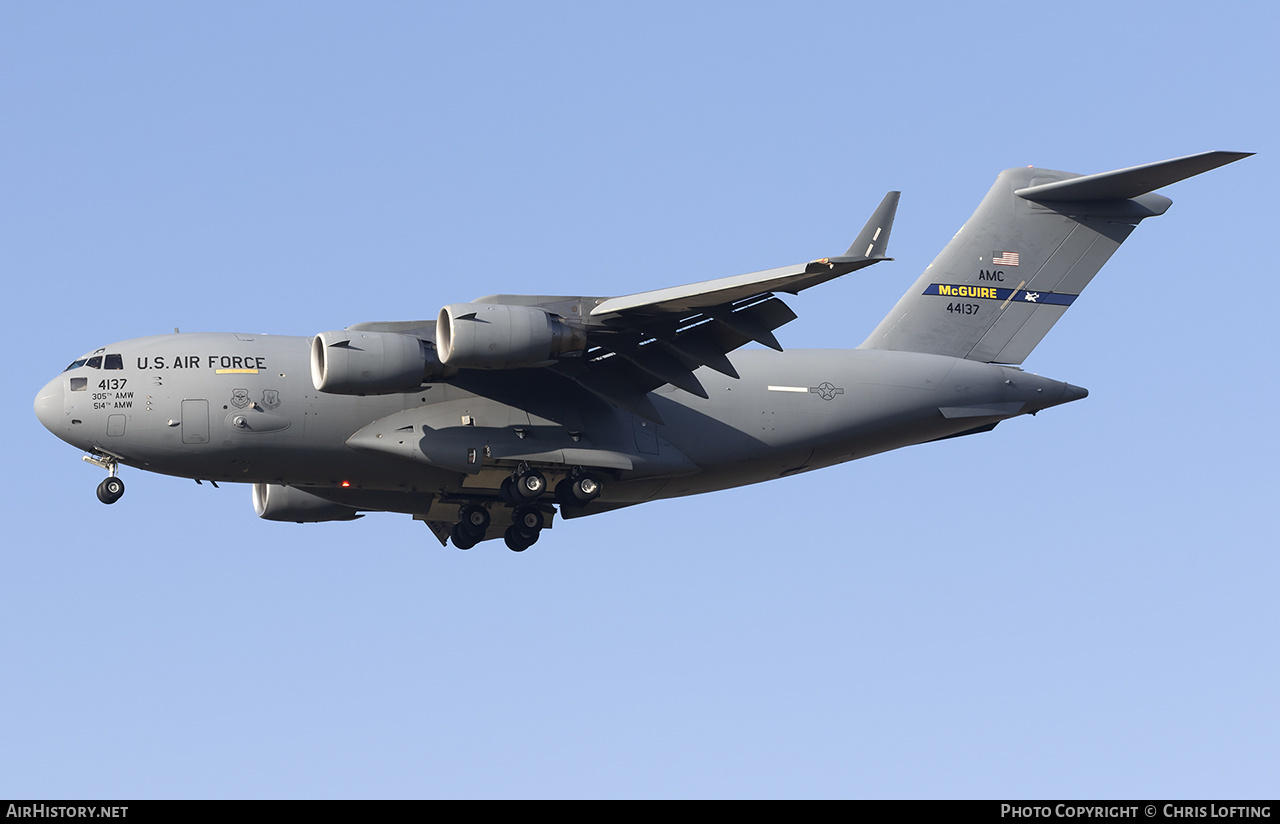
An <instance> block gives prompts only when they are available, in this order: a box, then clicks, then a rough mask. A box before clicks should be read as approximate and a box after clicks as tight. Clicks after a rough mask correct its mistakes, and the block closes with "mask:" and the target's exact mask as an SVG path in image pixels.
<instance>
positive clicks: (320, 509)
mask: <svg viewBox="0 0 1280 824" xmlns="http://www.w3.org/2000/svg"><path fill="white" fill-rule="evenodd" d="M253 509H254V511H255V512H257V513H258V517H259V518H262V519H263V520H266V521H293V522H294V523H299V524H318V523H320V522H321V521H354V520H355V519H356V518H363V517H364V515H363V514H361V513H359V512H357V511H356V510H354V509H352V508H351V507H349V506H343V505H342V504H335V503H334V502H333V501H326V500H325V499H324V498H319V497H317V496H315V495H312V494H311V493H310V492H303V491H302V490H301V489H295V488H294V487H291V486H281V485H279V484H254V485H253Z"/></svg>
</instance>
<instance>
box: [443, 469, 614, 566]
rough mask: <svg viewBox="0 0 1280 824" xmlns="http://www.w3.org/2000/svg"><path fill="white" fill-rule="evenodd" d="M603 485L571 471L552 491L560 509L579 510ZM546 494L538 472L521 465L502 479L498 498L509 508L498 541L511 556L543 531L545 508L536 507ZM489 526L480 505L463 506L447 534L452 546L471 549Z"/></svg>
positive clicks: (590, 476) (592, 476)
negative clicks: (505, 526)
mask: <svg viewBox="0 0 1280 824" xmlns="http://www.w3.org/2000/svg"><path fill="white" fill-rule="evenodd" d="M603 490H604V485H603V484H602V483H601V481H600V477H599V476H598V475H596V474H595V473H594V472H592V471H590V470H586V469H583V468H582V467H574V469H573V471H572V472H570V473H569V475H568V476H567V477H565V478H564V479H563V480H562V481H560V483H558V484H556V487H555V499H556V502H557V503H558V504H560V506H561V507H562V508H563V507H583V506H586V505H587V504H589V503H591V502H592V501H594V500H595V499H596V498H598V497H600V493H601V492H602V491H603ZM546 491H547V479H546V476H545V475H543V474H542V473H541V472H539V471H538V470H536V469H534V468H532V467H530V466H528V465H527V464H521V465H520V466H519V468H517V469H516V470H515V471H514V472H512V473H511V475H510V476H508V477H506V478H503V479H502V484H501V486H500V487H499V489H498V498H499V500H501V501H502V503H503V504H505V505H506V506H508V507H510V508H511V526H509V527H507V529H506V530H505V531H504V532H503V535H502V538H503V540H504V541H505V542H506V544H507V547H508V548H509V549H511V550H512V551H513V552H524V551H525V550H526V549H528V548H529V547H531V546H533V545H534V544H535V543H537V541H538V537H539V536H540V535H541V534H542V530H543V529H544V528H545V527H546V523H547V514H548V513H552V514H554V509H552V508H551V507H550V506H549V505H546V504H539V503H536V502H537V501H538V499H539V498H541V497H542V495H543V494H544V493H545V492H546ZM489 525H490V516H489V511H488V510H487V509H486V508H485V507H484V506H482V505H480V504H467V505H464V506H463V507H461V508H460V509H459V511H458V522H457V523H456V524H454V526H453V529H452V530H451V532H450V538H451V540H452V542H453V545H454V546H455V547H457V548H458V549H471V548H472V547H474V546H475V545H476V544H478V543H480V542H481V541H483V540H484V539H485V536H486V535H487V534H488V529H489Z"/></svg>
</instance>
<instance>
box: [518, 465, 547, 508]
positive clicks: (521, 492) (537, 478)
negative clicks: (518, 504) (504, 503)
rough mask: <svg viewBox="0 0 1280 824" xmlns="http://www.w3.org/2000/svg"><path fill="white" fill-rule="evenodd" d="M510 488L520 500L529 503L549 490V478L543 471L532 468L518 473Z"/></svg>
mask: <svg viewBox="0 0 1280 824" xmlns="http://www.w3.org/2000/svg"><path fill="white" fill-rule="evenodd" d="M510 490H511V493H512V495H513V497H515V498H516V499H517V500H518V501H523V502H525V503H528V502H529V501H533V500H536V499H537V498H538V497H539V496H541V495H542V493H543V492H546V491H547V479H546V478H545V477H543V475H542V473H541V472H539V471H537V470H536V469H531V470H529V471H528V472H522V473H520V474H519V475H517V476H516V477H515V480H514V481H512V483H511V486H510Z"/></svg>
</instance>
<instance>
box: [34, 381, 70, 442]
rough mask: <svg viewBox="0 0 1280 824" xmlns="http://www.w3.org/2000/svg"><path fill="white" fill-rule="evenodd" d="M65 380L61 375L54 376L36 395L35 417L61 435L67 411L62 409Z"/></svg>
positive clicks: (64, 427) (46, 427) (54, 432)
mask: <svg viewBox="0 0 1280 824" xmlns="http://www.w3.org/2000/svg"><path fill="white" fill-rule="evenodd" d="M64 383H65V381H64V380H63V378H62V376H61V375H59V376H58V377H56V378H54V379H53V380H51V381H49V382H48V383H46V384H45V385H44V389H41V390H40V393H39V394H38V395H36V417H37V418H39V419H40V423H42V424H44V428H45V429H48V430H49V431H50V432H52V433H53V434H55V435H58V436H59V437H61V436H62V435H63V434H64V430H65V429H66V427H67V413H66V411H65V410H64V409H63V403H62V393H63V392H64V391H65V390H64V389H63V384H64Z"/></svg>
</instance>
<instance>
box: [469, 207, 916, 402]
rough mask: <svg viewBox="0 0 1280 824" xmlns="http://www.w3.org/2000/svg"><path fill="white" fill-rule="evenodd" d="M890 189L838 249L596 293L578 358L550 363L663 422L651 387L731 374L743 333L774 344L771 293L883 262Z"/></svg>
mask: <svg viewBox="0 0 1280 824" xmlns="http://www.w3.org/2000/svg"><path fill="white" fill-rule="evenodd" d="M898 196H899V193H898V192H889V193H888V194H887V195H885V197H884V200H882V201H881V202H880V205H879V207H877V208H876V210H875V212H874V213H872V215H871V218H870V219H869V220H868V221H867V223H866V225H865V226H864V227H863V229H862V231H861V232H860V233H859V234H858V237H857V239H856V240H854V242H853V243H852V244H851V245H850V246H849V249H848V250H847V251H846V252H845V253H844V254H843V255H840V256H837V257H831V258H822V259H820V260H813V261H809V262H808V263H800V264H796V265H794V266H784V267H781V268H777V269H767V270H765V271H762V272H752V273H750V274H745V275H735V276H733V277H726V278H718V279H716V280H707V281H702V282H700V283H691V284H688V285H685V286H674V287H670V288H667V289H656V290H653V291H649V292H638V293H636V294H633V295H623V296H621V297H612V298H603V299H597V300H596V302H595V306H594V307H592V308H591V309H590V311H589V312H586V313H585V314H586V318H584V320H586V321H587V325H586V334H587V340H588V343H589V348H588V349H587V351H586V352H585V353H584V355H583V357H581V358H575V359H564V360H561V361H558V362H557V363H555V364H554V365H552V366H550V367H548V368H550V369H552V370H554V371H556V372H559V373H560V374H562V375H564V376H565V377H568V378H570V379H572V380H573V381H575V382H577V383H578V384H579V385H580V386H582V387H583V388H585V389H587V390H588V391H590V392H592V393H593V394H595V395H597V396H599V397H602V398H604V399H606V400H608V401H609V402H611V403H614V404H616V405H618V406H621V407H623V408H625V409H629V410H631V411H633V412H635V413H636V414H638V415H640V416H642V417H645V418H649V419H650V420H654V421H658V422H661V417H660V416H659V415H658V412H657V410H656V409H654V407H653V404H652V403H651V402H650V401H649V399H648V397H647V395H648V393H649V392H651V391H653V390H654V389H656V388H658V387H659V386H662V385H664V384H668V383H669V384H672V385H674V386H676V387H679V388H680V389H683V390H684V391H686V392H691V393H693V394H695V395H698V396H700V397H703V398H705V397H707V392H706V390H705V389H704V388H703V387H702V384H701V383H700V382H699V381H698V378H697V377H696V376H695V375H694V371H695V370H697V369H699V368H701V367H703V366H706V367H709V368H711V369H714V370H716V371H717V372H720V373H722V374H724V375H728V376H729V377H732V378H737V377H738V373H737V371H736V370H735V369H734V368H733V364H732V363H731V362H730V361H729V359H728V358H727V357H725V355H726V354H727V353H729V352H732V351H733V350H735V349H737V348H739V347H740V346H742V345H744V344H746V343H748V342H750V341H756V342H757V343H761V344H763V345H765V346H768V347H771V348H773V349H777V350H779V351H781V350H782V346H781V345H780V344H779V343H778V339H777V338H776V337H775V336H774V334H773V330H775V329H777V328H778V327H780V326H782V325H783V324H785V323H788V322H790V321H792V320H794V319H795V317H796V315H795V313H794V312H792V311H791V309H790V308H789V307H788V306H787V305H786V304H785V303H783V302H782V300H781V299H779V298H778V297H777V296H776V295H774V293H775V292H785V293H788V294H796V293H798V292H800V291H801V290H803V289H808V288H810V287H812V286H817V285H818V284H821V283H825V282H827V281H829V280H832V279H833V278H837V277H840V276H841V275H845V274H848V273H849V272H854V271H857V270H858V269H862V268H864V267H866V266H870V265H871V264H873V263H879V262H880V261H882V260H889V259H890V258H888V257H885V252H886V250H887V248H888V242H889V232H890V230H891V229H892V228H893V218H894V214H895V212H896V211H897V207H898ZM489 299H490V300H492V299H493V298H489Z"/></svg>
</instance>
